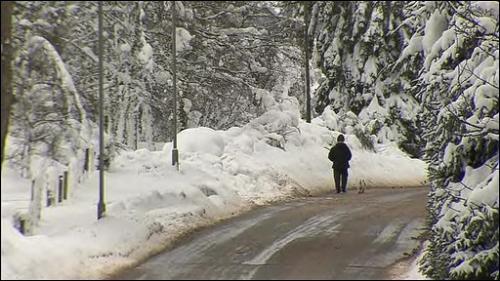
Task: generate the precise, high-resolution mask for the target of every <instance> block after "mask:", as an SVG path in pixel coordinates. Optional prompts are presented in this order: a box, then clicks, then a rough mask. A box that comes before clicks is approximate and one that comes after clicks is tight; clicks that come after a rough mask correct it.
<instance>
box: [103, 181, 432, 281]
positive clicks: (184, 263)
mask: <svg viewBox="0 0 500 281" xmlns="http://www.w3.org/2000/svg"><path fill="white" fill-rule="evenodd" d="M427 192H428V189H427V188H425V187H422V188H401V189H400V188H397V189H389V188H383V189H368V190H367V192H366V193H364V194H357V193H356V192H355V191H350V192H348V193H347V194H340V195H337V194H331V195H327V196H322V197H310V198H306V199H300V200H294V201H291V202H287V203H283V204H280V205H275V206H268V207H263V208H258V209H256V210H253V211H251V212H249V213H247V214H245V215H243V216H240V217H237V218H233V219H230V220H228V221H226V222H224V223H222V224H219V225H215V226H213V227H209V228H206V229H204V230H201V231H199V232H196V233H194V234H192V235H190V236H189V237H186V239H185V240H183V241H181V242H179V243H177V244H176V245H175V246H174V247H173V248H171V249H169V250H167V251H165V252H163V253H161V254H159V255H157V256H155V257H153V258H151V259H149V260H147V261H146V262H145V263H143V264H141V265H139V266H138V267H136V268H133V269H130V270H128V271H126V272H124V273H122V274H121V275H119V276H114V277H113V278H116V279H267V280H270V279H387V278H391V277H392V278H397V276H394V274H395V273H394V268H393V266H394V265H395V264H396V263H397V262H398V261H400V260H402V259H404V258H405V257H407V254H408V253H411V252H412V250H413V249H415V248H416V247H417V246H418V241H417V240H415V239H413V238H414V237H416V236H418V234H419V233H420V232H421V231H422V228H423V224H424V217H425V202H426V194H427Z"/></svg>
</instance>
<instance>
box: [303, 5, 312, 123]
mask: <svg viewBox="0 0 500 281" xmlns="http://www.w3.org/2000/svg"><path fill="white" fill-rule="evenodd" d="M309 9H310V7H309V2H307V1H306V2H304V22H305V28H304V29H305V31H304V51H305V55H306V62H305V67H306V121H307V123H311V87H310V81H309V20H310V17H311V16H310V10H309Z"/></svg>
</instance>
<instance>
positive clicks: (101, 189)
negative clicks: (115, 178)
mask: <svg viewBox="0 0 500 281" xmlns="http://www.w3.org/2000/svg"><path fill="white" fill-rule="evenodd" d="M98 5H99V15H98V17H99V19H98V21H99V27H98V28H99V30H98V33H99V43H98V44H99V202H98V203H97V219H101V218H102V217H103V216H104V214H105V212H106V204H105V203H104V118H103V116H104V113H103V108H104V106H103V76H104V73H103V67H102V63H103V51H104V50H103V43H104V42H103V41H104V40H103V36H102V1H99V4H98Z"/></svg>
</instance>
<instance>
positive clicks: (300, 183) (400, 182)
mask: <svg viewBox="0 0 500 281" xmlns="http://www.w3.org/2000/svg"><path fill="white" fill-rule="evenodd" d="M287 102H288V106H284V107H283V104H287ZM295 102H296V101H294V100H293V99H290V100H289V101H286V100H285V101H284V102H283V103H282V104H280V105H275V107H274V109H273V110H270V111H268V112H267V113H265V114H264V115H262V116H261V117H259V118H257V119H255V120H254V121H253V122H250V123H249V124H247V125H246V126H244V127H241V128H239V127H235V128H231V129H229V130H226V131H215V130H212V129H209V128H196V129H188V130H185V131H183V132H181V133H180V134H179V138H178V147H179V155H180V169H179V171H177V170H176V168H175V167H173V166H172V165H171V159H172V158H171V148H172V144H171V143H167V144H166V145H165V146H164V149H163V150H162V151H149V150H146V149H141V150H137V151H128V152H123V153H122V154H120V155H119V156H118V157H117V158H115V160H114V162H113V163H112V164H111V167H110V169H109V171H108V172H107V173H106V175H105V186H106V191H105V193H106V198H105V200H106V204H107V215H106V217H105V218H104V219H102V220H99V221H97V220H96V203H97V201H98V175H97V172H96V173H95V174H91V175H89V176H88V179H87V180H86V181H85V182H83V183H81V184H79V185H78V186H75V187H72V188H71V190H70V198H69V200H67V201H64V202H63V203H61V204H59V205H57V206H55V207H50V208H44V209H43V210H42V220H41V222H40V225H39V226H37V227H36V228H35V229H34V235H32V236H23V235H20V234H19V233H18V232H17V230H15V229H14V228H13V226H12V225H13V222H12V214H13V213H15V212H18V211H25V210H26V208H27V202H28V200H29V196H30V193H29V192H28V191H29V187H30V186H29V184H30V182H29V181H26V180H25V181H22V180H20V178H19V177H18V176H17V175H16V173H14V172H13V171H9V169H3V171H2V173H3V174H2V238H1V239H2V279H15V278H22V279H39V278H44V279H45V278H46V279H52V278H53V279H75V278H84V279H87V278H102V277H104V276H106V275H107V274H109V273H112V272H113V271H115V270H117V269H120V268H123V267H125V266H129V265H131V264H134V263H136V262H138V261H140V260H141V259H144V258H146V257H147V256H149V255H151V254H153V253H155V252H158V251H160V250H161V249H163V248H164V247H165V246H167V245H169V244H170V243H171V242H172V241H173V240H174V239H176V238H178V237H179V236H181V235H182V234H184V233H186V232H188V231H191V230H193V229H195V228H198V227H201V226H205V225H209V224H211V223H214V222H216V221H218V220H220V219H224V218H227V217H230V216H234V215H236V214H238V213H240V212H243V211H246V210H248V209H249V208H251V207H253V206H255V205H259V204H266V203H269V202H272V201H276V200H283V199H288V198H294V197H298V196H304V195H311V194H320V193H323V192H327V191H332V190H333V177H332V170H331V162H330V161H329V160H328V158H327V155H328V149H329V148H330V147H331V146H332V145H333V144H334V140H335V139H336V136H337V135H338V132H335V131H331V130H329V129H328V128H326V127H324V126H321V125H318V124H308V123H305V122H303V121H302V120H300V119H299V118H298V115H297V114H296V113H294V112H298V111H295V110H288V109H289V108H290V107H292V108H293V107H296V103H295ZM346 142H347V144H348V145H351V149H352V151H353V155H354V156H353V159H352V161H351V170H350V180H349V185H348V189H349V188H350V189H353V188H355V187H356V186H357V185H359V182H360V181H361V180H364V181H365V182H366V183H367V184H368V185H369V186H377V187H382V186H395V185H396V186H416V185H421V184H423V182H424V181H425V180H426V179H425V164H424V163H423V162H422V161H420V160H415V159H410V158H409V157H407V156H405V155H404V154H402V153H401V152H400V151H399V150H398V149H397V148H395V147H393V146H387V145H386V146H379V147H377V149H378V150H380V153H374V152H369V151H365V150H363V149H361V148H360V146H359V145H358V144H359V141H358V140H357V139H356V137H355V136H354V135H346ZM19 190H24V191H25V192H24V193H22V195H21V197H23V196H24V197H23V198H21V199H20V200H21V201H19V200H17V201H14V200H11V199H13V196H18V195H19V192H18V191H19ZM14 191H16V192H14ZM16 194H17V195H16ZM17 199H19V196H18V198H17Z"/></svg>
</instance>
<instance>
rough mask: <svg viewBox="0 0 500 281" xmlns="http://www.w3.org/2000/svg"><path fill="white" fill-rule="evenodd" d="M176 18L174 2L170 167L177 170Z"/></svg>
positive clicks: (173, 2)
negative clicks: (172, 143) (172, 139)
mask: <svg viewBox="0 0 500 281" xmlns="http://www.w3.org/2000/svg"><path fill="white" fill-rule="evenodd" d="M176 17H177V11H176V9H175V1H172V73H173V75H172V78H173V83H172V84H173V88H174V89H173V90H174V147H173V150H172V165H176V166H177V170H179V151H178V150H177V68H176V65H177V58H176V56H177V55H176V49H175V47H176V37H175V31H176V25H177V23H176Z"/></svg>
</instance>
